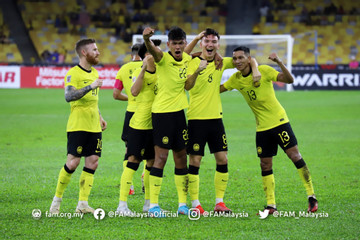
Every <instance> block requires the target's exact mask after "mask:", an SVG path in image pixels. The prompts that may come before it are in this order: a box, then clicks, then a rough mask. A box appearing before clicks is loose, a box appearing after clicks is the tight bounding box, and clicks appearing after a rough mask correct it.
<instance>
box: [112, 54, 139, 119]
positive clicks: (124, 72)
mask: <svg viewBox="0 0 360 240" xmlns="http://www.w3.org/2000/svg"><path fill="white" fill-rule="evenodd" d="M141 66H142V61H133V62H128V63H126V64H124V65H122V66H121V68H120V70H119V71H118V73H117V74H116V80H119V81H121V82H122V83H123V86H124V89H125V93H126V95H127V96H128V105H127V108H126V111H128V112H135V109H136V98H135V97H134V96H133V95H131V85H132V75H133V73H134V70H135V69H136V68H139V67H141ZM120 90H121V89H120Z"/></svg>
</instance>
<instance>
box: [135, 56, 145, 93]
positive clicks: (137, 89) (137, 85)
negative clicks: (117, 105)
mask: <svg viewBox="0 0 360 240" xmlns="http://www.w3.org/2000/svg"><path fill="white" fill-rule="evenodd" d="M146 67H147V64H146V61H143V65H142V67H141V71H140V74H139V76H137V78H136V80H135V82H134V84H133V85H132V86H131V94H132V95H133V96H134V97H136V96H137V95H139V93H140V91H141V88H142V86H143V83H144V75H145V72H146Z"/></svg>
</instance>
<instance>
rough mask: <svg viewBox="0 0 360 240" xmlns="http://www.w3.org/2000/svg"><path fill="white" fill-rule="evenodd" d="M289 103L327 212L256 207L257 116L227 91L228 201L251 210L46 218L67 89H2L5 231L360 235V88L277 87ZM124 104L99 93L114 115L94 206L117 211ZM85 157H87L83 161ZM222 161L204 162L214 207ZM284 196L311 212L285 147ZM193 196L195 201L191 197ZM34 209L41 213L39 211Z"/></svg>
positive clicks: (73, 192) (169, 175)
mask: <svg viewBox="0 0 360 240" xmlns="http://www.w3.org/2000/svg"><path fill="white" fill-rule="evenodd" d="M277 96H278V99H279V100H280V102H281V103H282V105H283V106H284V107H285V109H286V110H287V113H288V116H289V118H290V122H291V124H292V127H293V130H294V132H295V134H296V136H297V139H298V142H299V149H300V152H301V154H302V156H303V158H304V160H305V161H306V163H307V164H308V166H309V168H310V171H311V174H312V178H313V183H314V188H315V192H316V194H317V198H318V200H319V212H320V213H327V214H328V215H329V217H328V218H317V219H316V218H299V219H295V218H285V217H283V218H274V217H268V218H267V219H265V220H260V219H259V217H258V216H256V213H257V212H258V211H259V210H260V209H262V208H263V206H264V205H265V204H266V202H265V196H264V192H263V189H262V184H261V175H260V166H259V160H258V158H257V156H256V150H255V121H254V116H253V114H252V112H251V111H250V109H249V107H248V106H247V105H246V103H245V102H244V100H243V99H242V96H241V95H240V94H239V93H237V92H230V93H225V94H223V95H222V100H223V108H224V123H225V128H226V132H227V138H228V144H229V154H228V157H229V173H230V181H229V185H228V188H227V193H226V195H225V201H226V204H227V205H228V206H229V207H230V208H231V209H232V210H233V212H235V213H242V212H246V213H248V214H249V217H247V218H240V219H235V218H224V217H221V218H215V217H213V218H201V219H200V220H198V221H190V220H189V219H188V218H187V217H186V216H180V217H178V218H166V219H152V218H147V219H140V218H109V217H105V219H104V220H101V221H99V220H96V219H95V218H94V217H93V216H91V215H86V216H84V218H83V219H79V218H73V219H67V218H46V217H44V214H45V212H46V211H47V210H48V209H49V207H50V203H51V200H52V197H53V195H54V193H55V187H56V182H57V177H58V174H59V170H60V168H61V167H62V166H63V165H64V163H65V160H66V133H65V130H66V122H67V118H68V114H69V110H70V107H69V104H67V103H66V102H65V100H64V92H63V90H55V89H18V90H9V89H0V103H1V106H2V108H1V111H0V122H1V126H0V163H1V165H0V171H1V185H0V186H1V188H0V209H1V211H0V218H1V221H0V229H1V230H0V232H1V238H5V239H6V238H11V239H36V238H42V239H99V238H105V239H146V238H149V239H153V238H155V239H238V238H242V239H308V238H316V239H334V238H335V239H358V238H359V225H360V218H359V209H360V204H359V197H360V194H359V169H360V168H359V160H360V147H359V146H360V137H359V134H360V94H359V92H358V91H341V92H340V91H322V92H320V91H297V92H277ZM125 107H126V104H125V103H124V102H118V101H114V100H113V99H112V91H111V90H103V91H101V94H100V110H101V112H102V115H103V116H104V118H105V120H107V122H108V129H107V130H106V131H105V132H104V134H103V154H102V157H101V159H100V163H99V167H98V169H97V171H96V174H95V182H94V187H93V189H92V193H91V196H90V199H89V203H90V205H91V206H93V207H95V208H98V207H100V208H103V209H104V210H105V211H106V212H108V211H114V210H115V209H116V207H117V204H118V197H119V182H120V176H121V171H122V158H123V155H124V144H123V142H121V140H120V136H121V130H122V123H123V117H124V112H125ZM82 164H83V162H82ZM81 169H82V166H81V167H80V166H79V168H78V169H77V171H76V172H75V173H74V174H73V178H72V181H71V182H70V184H69V186H68V188H67V189H66V192H65V195H64V198H63V203H62V206H61V211H62V212H67V213H71V212H73V211H74V210H75V207H76V204H77V199H78V188H79V187H78V179H79V176H80V173H81ZM173 171H174V164H173V160H172V157H169V159H168V163H167V165H166V168H165V177H164V181H163V187H162V192H161V195H160V205H161V207H162V208H164V209H167V210H171V211H176V209H177V194H176V189H175V186H174V185H175V184H174V178H173ZM214 171H215V161H214V159H213V157H212V156H211V155H210V154H209V153H208V151H207V152H206V156H205V157H204V159H203V162H202V166H201V168H200V181H201V182H200V200H201V202H202V206H203V207H204V209H205V210H208V211H209V210H211V209H212V208H213V207H214V201H215V200H214V198H215V197H214V195H215V194H214V187H213V177H214ZM274 174H275V180H276V199H277V205H278V209H279V210H282V211H295V212H297V213H298V212H299V211H304V210H306V208H307V199H306V194H305V190H304V187H303V185H302V183H301V180H300V178H299V176H298V173H297V171H296V169H295V167H294V165H293V164H292V163H291V161H290V160H289V159H287V157H286V155H285V154H284V153H283V152H282V151H281V149H279V152H278V156H277V157H275V159H274ZM140 176H141V171H138V172H137V173H136V174H135V177H134V184H135V191H136V194H135V195H134V196H129V201H128V204H129V207H130V208H131V209H132V210H134V211H138V212H140V211H141V210H142V205H143V197H144V195H143V194H142V193H141V182H140ZM189 203H190V201H189ZM33 209H40V210H41V211H42V213H43V217H42V218H41V219H39V220H35V219H33V218H32V216H31V213H32V210H33Z"/></svg>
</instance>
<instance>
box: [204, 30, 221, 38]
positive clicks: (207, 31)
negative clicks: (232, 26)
mask: <svg viewBox="0 0 360 240" xmlns="http://www.w3.org/2000/svg"><path fill="white" fill-rule="evenodd" d="M209 35H214V36H216V37H217V38H218V39H219V40H220V35H219V33H218V32H217V31H215V29H212V28H207V29H205V34H204V36H205V37H207V36H209Z"/></svg>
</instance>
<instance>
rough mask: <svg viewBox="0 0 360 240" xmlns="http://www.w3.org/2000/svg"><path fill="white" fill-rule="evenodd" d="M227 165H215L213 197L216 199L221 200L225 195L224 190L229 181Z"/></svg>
mask: <svg viewBox="0 0 360 240" xmlns="http://www.w3.org/2000/svg"><path fill="white" fill-rule="evenodd" d="M227 166H228V165H227V164H225V165H216V172H215V178H214V183H215V196H216V198H217V199H219V198H220V199H223V198H224V195H225V190H226V187H227V184H228V181H229V172H228V167H227Z"/></svg>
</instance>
